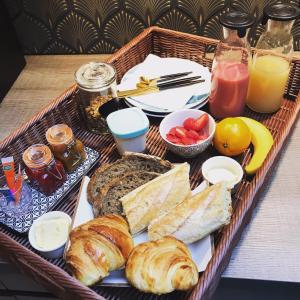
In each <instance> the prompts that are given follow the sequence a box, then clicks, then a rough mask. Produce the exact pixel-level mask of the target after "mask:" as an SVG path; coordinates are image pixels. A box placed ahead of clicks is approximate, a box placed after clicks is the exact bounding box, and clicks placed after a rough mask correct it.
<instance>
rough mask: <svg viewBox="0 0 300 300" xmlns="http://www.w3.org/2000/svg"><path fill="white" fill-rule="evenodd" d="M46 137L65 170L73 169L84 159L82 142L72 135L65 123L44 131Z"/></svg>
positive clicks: (70, 170)
mask: <svg viewBox="0 0 300 300" xmlns="http://www.w3.org/2000/svg"><path fill="white" fill-rule="evenodd" d="M46 139H47V141H48V143H49V144H50V148H51V150H52V153H53V154H54V156H55V158H57V159H58V160H59V161H61V162H62V163H63V165H64V167H65V169H66V170H67V172H72V171H74V170H75V169H76V168H77V167H78V166H79V165H80V164H81V163H82V162H83V161H84V160H85V159H86V153H85V151H84V146H83V143H82V142H81V141H80V140H78V139H76V138H75V137H74V134H73V131H72V129H71V128H70V127H69V126H68V125H66V124H57V125H54V126H52V127H51V128H49V129H48V130H47V132H46Z"/></svg>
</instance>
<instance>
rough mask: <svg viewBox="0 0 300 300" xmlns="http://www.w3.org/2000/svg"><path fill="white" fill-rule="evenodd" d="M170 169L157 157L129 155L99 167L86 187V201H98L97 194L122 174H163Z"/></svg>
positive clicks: (167, 163)
mask: <svg viewBox="0 0 300 300" xmlns="http://www.w3.org/2000/svg"><path fill="white" fill-rule="evenodd" d="M171 168H172V164H171V163H170V162H169V161H166V160H162V159H160V158H159V157H155V156H151V155H146V154H137V153H134V154H132V153H130V154H126V155H124V156H123V157H122V158H121V159H119V160H117V161H116V162H114V163H112V164H106V165H103V166H101V167H100V168H99V169H98V170H97V171H96V172H95V173H94V175H93V176H92V178H91V180H90V182H89V185H88V190H87V192H88V200H89V202H90V203H91V204H93V203H94V202H95V201H98V199H99V197H98V196H99V193H101V190H102V189H103V188H105V186H106V185H107V184H109V183H110V182H111V181H113V180H114V179H117V178H121V177H122V176H124V174H126V173H128V172H134V171H146V172H154V173H159V174H163V173H166V172H167V171H169V170H170V169H171Z"/></svg>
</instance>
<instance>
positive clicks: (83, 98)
mask: <svg viewBox="0 0 300 300" xmlns="http://www.w3.org/2000/svg"><path fill="white" fill-rule="evenodd" d="M75 81H76V82H77V84H78V95H77V102H78V105H79V108H80V111H81V113H82V117H83V118H84V120H85V124H86V127H87V129H88V130H90V131H91V132H93V133H97V134H109V130H108V127H107V123H106V117H107V116H108V115H109V114H110V113H111V112H113V111H115V110H117V109H118V105H119V101H118V97H117V82H116V70H115V68H114V67H113V66H112V65H110V64H106V63H100V62H90V63H88V64H85V65H83V66H81V67H80V68H79V69H78V70H77V71H76V72H75Z"/></svg>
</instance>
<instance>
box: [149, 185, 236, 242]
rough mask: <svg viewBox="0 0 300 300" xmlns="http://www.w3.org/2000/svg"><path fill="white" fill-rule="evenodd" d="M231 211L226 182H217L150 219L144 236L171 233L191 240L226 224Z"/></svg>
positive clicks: (154, 237) (154, 236)
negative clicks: (161, 214) (146, 233)
mask: <svg viewBox="0 0 300 300" xmlns="http://www.w3.org/2000/svg"><path fill="white" fill-rule="evenodd" d="M231 211H232V208H231V194H230V192H229V191H228V190H227V188H226V183H225V182H224V183H218V184H215V185H212V186H210V187H209V188H207V189H205V190H204V191H203V192H201V193H199V194H196V195H195V196H193V197H191V198H188V199H186V200H185V201H183V202H182V203H179V204H178V205H177V206H176V207H174V208H173V209H171V210H170V211H169V212H168V213H167V214H165V215H163V216H161V217H158V218H156V219H154V220H153V221H152V222H151V223H150V225H149V227H148V238H149V240H157V239H160V238H162V237H164V236H167V235H171V236H174V237H175V238H177V239H179V240H181V241H183V242H184V243H187V244H189V243H193V242H195V241H198V240H200V239H202V238H204V237H205V236H206V235H208V234H210V233H211V232H213V231H215V230H217V229H218V228H220V227H221V226H223V225H225V224H228V223H229V221H230V217H231Z"/></svg>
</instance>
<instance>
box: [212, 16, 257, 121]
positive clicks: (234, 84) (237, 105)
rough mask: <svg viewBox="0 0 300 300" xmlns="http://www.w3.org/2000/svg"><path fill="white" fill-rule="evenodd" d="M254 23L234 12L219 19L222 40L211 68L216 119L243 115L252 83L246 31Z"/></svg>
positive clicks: (213, 106)
mask: <svg viewBox="0 0 300 300" xmlns="http://www.w3.org/2000/svg"><path fill="white" fill-rule="evenodd" d="M253 22H254V19H253V18H252V17H251V16H250V15H248V14H246V13H243V12H239V11H232V12H228V13H226V14H224V15H222V16H221V17H220V23H221V24H222V26H223V35H224V37H223V39H222V40H221V41H220V42H219V44H218V46H217V49H216V52H215V56H214V60H213V65H212V86H211V93H210V96H209V111H210V113H211V114H212V115H213V116H214V117H215V118H217V119H221V118H227V117H236V116H240V115H242V113H243V111H244V108H245V103H246V96H247V88H248V82H249V71H248V63H249V61H250V60H251V50H250V45H249V43H248V41H247V29H248V28H249V27H250V26H251V25H252V24H253Z"/></svg>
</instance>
